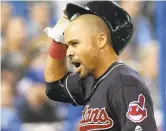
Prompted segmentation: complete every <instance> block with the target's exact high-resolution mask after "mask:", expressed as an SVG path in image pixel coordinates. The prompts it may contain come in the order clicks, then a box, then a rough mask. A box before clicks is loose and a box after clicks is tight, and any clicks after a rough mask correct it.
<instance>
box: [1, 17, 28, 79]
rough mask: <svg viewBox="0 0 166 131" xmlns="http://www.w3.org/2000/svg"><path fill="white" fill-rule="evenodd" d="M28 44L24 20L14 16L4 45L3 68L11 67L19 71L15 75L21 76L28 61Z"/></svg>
mask: <svg viewBox="0 0 166 131" xmlns="http://www.w3.org/2000/svg"><path fill="white" fill-rule="evenodd" d="M26 46H27V41H26V33H25V25H24V20H23V19H22V18H19V17H13V18H12V19H11V20H10V21H9V24H8V28H7V30H6V34H5V39H4V44H3V46H2V64H1V66H2V69H3V68H8V69H11V70H12V71H14V72H15V73H16V72H17V73H16V74H15V77H19V76H20V74H21V73H22V71H23V70H24V68H25V65H26V63H27V51H26V48H27V47H26Z"/></svg>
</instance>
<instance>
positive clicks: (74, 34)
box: [64, 20, 92, 42]
mask: <svg viewBox="0 0 166 131" xmlns="http://www.w3.org/2000/svg"><path fill="white" fill-rule="evenodd" d="M91 32H92V30H91V29H90V26H89V24H88V23H87V22H86V21H82V20H74V21H72V22H71V23H70V24H69V25H68V27H67V29H66V30H65V32H64V39H65V42H67V41H70V40H71V39H80V38H83V37H84V38H85V37H88V36H91V34H92V33H91Z"/></svg>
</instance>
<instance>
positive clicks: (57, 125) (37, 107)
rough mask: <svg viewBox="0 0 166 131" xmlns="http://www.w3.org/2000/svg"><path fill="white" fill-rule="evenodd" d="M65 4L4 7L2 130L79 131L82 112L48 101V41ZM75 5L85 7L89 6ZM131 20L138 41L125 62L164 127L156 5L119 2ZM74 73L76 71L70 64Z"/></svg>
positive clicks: (8, 4)
mask: <svg viewBox="0 0 166 131" xmlns="http://www.w3.org/2000/svg"><path fill="white" fill-rule="evenodd" d="M66 3H67V2H66V1H54V2H52V1H48V2H44V1H43V2H33V1H8V2H5V1H3V2H1V107H0V108H1V130H2V131H38V130H40V131H76V130H77V123H78V121H79V119H80V117H81V110H82V107H73V106H72V105H70V104H64V103H60V102H54V101H51V100H49V99H48V98H47V97H46V95H45V84H44V75H43V71H44V66H45V61H46V57H47V49H48V47H49V45H50V42H51V39H49V38H48V37H47V36H46V34H45V33H44V32H43V29H44V28H45V27H47V26H52V27H53V26H54V25H55V24H56V21H57V20H58V18H59V17H60V15H61V14H62V10H63V8H64V7H65V4H66ZM75 3H80V4H85V3H86V1H79V2H75ZM117 3H118V4H120V6H121V7H122V8H124V9H126V10H127V12H128V13H129V14H130V15H131V17H132V20H133V23H134V35H133V37H132V40H131V43H130V44H129V46H128V47H127V48H126V49H125V50H124V52H123V53H122V55H121V60H122V61H124V62H125V63H127V64H128V65H130V66H131V67H133V68H134V69H136V70H137V71H138V72H139V73H140V74H141V75H142V77H143V78H144V80H145V82H146V84H147V85H148V87H149V90H150V92H151V95H152V98H153V102H154V110H155V117H156V121H157V125H158V127H159V128H160V127H161V121H162V119H161V116H162V114H161V111H160V102H159V86H158V51H159V45H158V41H157V40H156V34H155V22H154V9H155V7H154V2H150V1H148V2H140V1H139V2H136V1H130V2H126V1H118V2H117ZM68 66H69V68H70V70H73V67H72V66H71V65H70V63H69V64H68Z"/></svg>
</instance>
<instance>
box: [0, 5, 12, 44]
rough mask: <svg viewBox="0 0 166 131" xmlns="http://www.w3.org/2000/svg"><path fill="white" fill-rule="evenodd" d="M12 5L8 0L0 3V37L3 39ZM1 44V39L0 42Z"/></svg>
mask: <svg viewBox="0 0 166 131" xmlns="http://www.w3.org/2000/svg"><path fill="white" fill-rule="evenodd" d="M11 13H12V6H11V5H10V4H9V3H8V2H2V3H1V38H2V40H3V37H4V34H5V32H6V29H7V26H8V22H9V20H10V18H11V15H12V14H11ZM1 43H2V44H3V41H2V42H1Z"/></svg>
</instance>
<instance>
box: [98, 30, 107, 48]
mask: <svg viewBox="0 0 166 131" xmlns="http://www.w3.org/2000/svg"><path fill="white" fill-rule="evenodd" d="M107 39H108V37H107V35H106V34H105V33H100V34H99V35H98V36H97V46H98V48H99V49H101V48H103V47H104V46H105V45H106V43H107Z"/></svg>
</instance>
